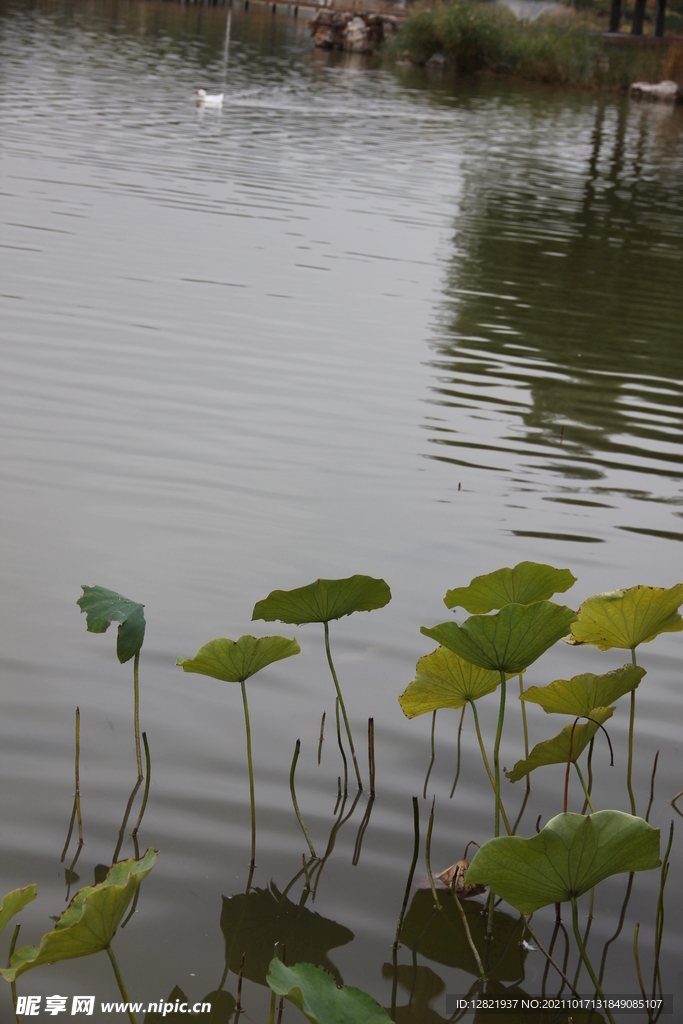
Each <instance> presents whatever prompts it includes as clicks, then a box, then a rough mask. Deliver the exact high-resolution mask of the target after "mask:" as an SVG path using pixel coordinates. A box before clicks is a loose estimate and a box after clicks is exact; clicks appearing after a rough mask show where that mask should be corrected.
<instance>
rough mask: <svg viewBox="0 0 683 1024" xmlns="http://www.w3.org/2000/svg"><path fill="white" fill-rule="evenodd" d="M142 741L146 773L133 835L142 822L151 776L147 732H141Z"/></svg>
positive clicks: (136, 832)
mask: <svg viewBox="0 0 683 1024" xmlns="http://www.w3.org/2000/svg"><path fill="white" fill-rule="evenodd" d="M142 742H143V743H144V745H145V765H146V767H147V773H146V775H145V792H144V793H143V794H142V804H141V805H140V813H139V814H138V820H137V821H136V822H135V828H134V829H133V832H132V834H133V836H136V835H137V834H138V829H139V828H140V825H141V824H142V815H143V814H144V813H145V807H146V806H147V797H148V796H149V781H150V778H151V776H152V762H151V760H150V757H149V743H148V742H147V733H146V732H143V734H142Z"/></svg>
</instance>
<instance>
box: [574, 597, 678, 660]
mask: <svg viewBox="0 0 683 1024" xmlns="http://www.w3.org/2000/svg"><path fill="white" fill-rule="evenodd" d="M681 604H683V583H677V584H676V585H675V586H673V587H644V586H638V587H630V588H629V589H628V590H611V591H609V592H608V593H606V594H596V595H595V597H589V598H588V600H587V601H584V602H583V604H582V605H581V607H580V608H579V614H578V618H577V620H576V622H574V623H573V624H572V637H571V640H570V641H569V642H570V643H574V644H594V645H595V646H596V647H599V648H600V650H602V651H607V650H609V648H610V647H622V648H625V649H626V650H633V649H634V648H635V647H637V646H638V645H639V644H646V643H649V642H650V640H654V638H655V637H656V636H659V634H660V633H677V632H679V630H681V629H683V619H682V618H681V616H680V615H679V614H678V608H679V607H680V605H681Z"/></svg>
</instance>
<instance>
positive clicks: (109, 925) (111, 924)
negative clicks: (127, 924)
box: [0, 849, 157, 982]
mask: <svg viewBox="0 0 683 1024" xmlns="http://www.w3.org/2000/svg"><path fill="white" fill-rule="evenodd" d="M156 858H157V851H156V850H152V849H149V850H147V852H146V854H145V855H144V857H142V858H141V859H140V860H133V859H130V860H122V861H119V862H118V863H117V864H114V866H113V867H112V868H111V869H110V871H109V873H108V875H107V877H106V879H105V880H104V882H101V883H100V884H99V885H93V886H85V888H83V889H80V890H79V891H78V892H77V893H76V895H75V896H74V898H73V899H72V901H71V903H70V904H69V906H68V907H67V908H66V910H65V911H64V913H63V914H62V916H61V917H60V918H59V920H58V921H57V924H56V925H55V927H54V929H53V930H52V931H51V932H47V934H46V935H43V938H42V940H41V943H40V947H36V946H22V948H21V949H18V950H17V951H16V952H15V953H13V954H12V959H11V960H10V965H9V967H7V968H5V969H4V970H0V974H1V975H2V977H3V978H4V979H5V980H6V981H10V982H11V981H15V980H16V979H17V978H18V977H19V976H20V975H21V974H24V973H25V972H26V971H29V970H31V968H32V967H38V966H39V965H40V964H53V963H55V962H56V961H57V960H73V959H74V958H75V957H79V956H88V955H89V954H90V953H99V952H100V951H101V950H103V949H107V947H108V946H109V943H110V942H111V940H112V939H113V937H114V933H115V931H116V929H117V928H118V926H119V924H120V923H121V921H122V919H123V916H124V914H125V913H126V910H127V909H128V905H129V904H130V901H131V900H132V899H133V896H134V895H135V893H136V891H137V889H138V886H139V885H140V883H141V882H142V880H143V878H145V877H146V876H147V875H148V874H149V873H150V871H151V870H152V868H153V867H154V862H155V861H156Z"/></svg>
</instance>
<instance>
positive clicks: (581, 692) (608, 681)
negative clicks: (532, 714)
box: [520, 665, 645, 716]
mask: <svg viewBox="0 0 683 1024" xmlns="http://www.w3.org/2000/svg"><path fill="white" fill-rule="evenodd" d="M644 675H645V669H644V668H641V667H640V666H639V665H624V666H622V668H615V669H613V671H612V672H605V673H604V674H603V675H600V676H596V675H594V674H593V672H584V673H583V674H582V675H579V676H572V678H571V679H556V680H555V681H554V682H553V683H550V684H549V685H548V686H530V687H529V689H528V690H526V691H525V692H524V694H523V695H522V696H521V697H520V700H526V701H528V702H529V703H530V704H540V705H541V707H542V708H543V710H544V711H545V712H546V714H560V715H574V716H576V715H590V713H591V712H592V710H593V708H606V707H608V705H610V704H613V703H614V702H615V701H616V700H619V698H620V697H623V695H624V694H625V693H630V691H631V690H635V688H636V687H637V686H638V684H639V683H640V680H641V679H642V678H643V676H644Z"/></svg>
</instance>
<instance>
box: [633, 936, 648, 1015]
mask: <svg viewBox="0 0 683 1024" xmlns="http://www.w3.org/2000/svg"><path fill="white" fill-rule="evenodd" d="M639 931H640V921H638V922H637V923H636V927H635V930H634V932H633V959H634V960H635V962H636V974H637V975H638V984H639V985H640V991H641V993H642V996H643V999H644V1000H646V1005H647V993H646V992H645V985H644V983H643V972H642V971H641V969H640V957H639V956H638V932H639ZM647 1019H648V1021H651V1020H652V1015H651V1014H650V1011H649V1010H648V1011H647Z"/></svg>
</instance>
